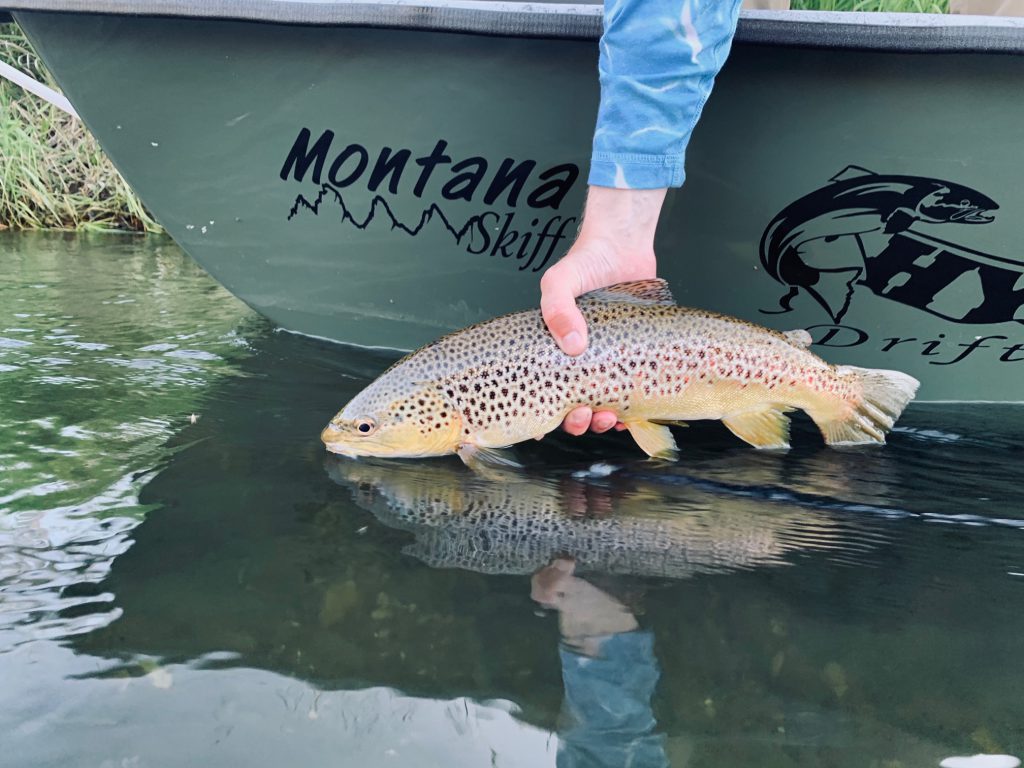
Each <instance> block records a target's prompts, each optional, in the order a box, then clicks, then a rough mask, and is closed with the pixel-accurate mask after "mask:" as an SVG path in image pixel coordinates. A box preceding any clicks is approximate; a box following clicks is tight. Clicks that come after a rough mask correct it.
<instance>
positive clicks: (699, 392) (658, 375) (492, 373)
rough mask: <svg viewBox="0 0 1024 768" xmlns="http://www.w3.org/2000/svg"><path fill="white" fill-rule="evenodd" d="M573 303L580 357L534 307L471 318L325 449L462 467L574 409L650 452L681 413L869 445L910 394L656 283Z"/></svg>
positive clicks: (367, 397)
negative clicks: (583, 346) (612, 425)
mask: <svg viewBox="0 0 1024 768" xmlns="http://www.w3.org/2000/svg"><path fill="white" fill-rule="evenodd" d="M579 305H580V309H581V310H582V312H583V315H584V317H585V318H586V320H587V324H588V326H589V328H590V346H589V347H588V349H587V351H586V352H585V353H584V354H583V355H581V356H579V357H575V358H573V357H569V356H568V355H565V354H563V353H562V352H561V351H560V350H559V349H558V347H557V346H555V343H554V341H553V340H552V338H551V336H550V335H549V334H548V332H547V330H546V329H545V327H544V323H543V321H542V319H541V316H540V312H538V311H536V310H533V311H528V312H519V313H516V314H512V315H506V316H504V317H499V318H496V319H494V320H490V321H488V322H485V323H481V324H479V325H475V326H472V327H471V328H467V329H465V330H463V331H459V332H457V333H453V334H451V335H450V336H446V337H445V338H443V339H441V340H440V341H437V342H435V343H433V344H430V345H428V346H426V347H424V348H422V349H420V350H418V351H417V352H414V353H413V354H411V355H409V356H408V357H406V358H405V359H403V360H401V361H399V362H398V363H396V364H395V365H394V366H393V367H392V368H391V369H389V370H388V371H387V372H385V373H384V374H383V375H382V376H381V377H380V378H379V379H377V380H376V381H375V382H373V384H371V385H370V386H369V387H367V388H366V389H364V390H363V391H362V392H361V393H360V394H359V395H357V396H356V397H355V398H354V399H353V400H352V401H351V402H350V403H349V404H348V405H346V406H345V408H344V410H342V411H341V412H340V413H339V414H338V415H337V416H335V417H334V419H332V420H331V423H330V424H329V425H328V426H327V428H326V429H324V431H323V435H322V438H323V441H324V443H325V444H326V445H327V448H328V450H330V451H333V452H335V453H340V454H343V455H347V456H399V457H410V456H439V455H444V454H448V453H458V454H459V455H460V456H461V457H462V458H463V459H464V460H466V461H467V462H470V461H476V460H479V459H480V458H486V457H490V455H491V449H495V448H503V447H505V446H508V445H512V444H513V443H518V442H521V441H523V440H527V439H529V438H531V437H536V436H540V435H543V434H546V433H547V432H549V431H551V430H552V429H554V428H555V427H557V426H558V425H559V424H560V423H561V421H562V419H563V418H564V417H565V415H566V414H567V413H568V412H569V411H570V410H571V409H572V408H574V407H576V406H578V405H589V406H591V407H593V408H595V409H598V408H599V409H607V410H611V411H614V412H615V413H616V414H617V415H618V417H619V419H620V421H622V422H624V423H625V425H626V426H627V427H628V428H629V430H630V432H631V433H632V435H633V437H634V438H635V439H636V441H637V443H639V445H640V447H641V448H642V449H643V450H644V451H646V452H647V454H648V455H651V456H667V455H672V454H673V453H674V452H675V442H674V440H673V438H672V435H671V433H670V432H669V430H668V428H667V427H666V426H664V425H665V423H667V422H676V421H679V420H686V419H721V420H722V421H723V422H724V423H725V425H726V426H727V427H728V428H729V429H730V430H731V431H732V432H733V433H734V434H735V435H737V436H738V437H740V438H741V439H743V440H745V441H746V442H748V443H750V444H751V445H754V446H757V447H759V448H786V447H789V418H788V417H787V416H786V415H785V412H786V411H791V410H794V409H795V408H801V409H803V410H805V411H806V412H807V413H808V414H809V415H810V416H811V418H812V419H814V421H815V422H816V423H817V425H818V427H819V428H820V429H821V431H822V433H823V434H824V436H825V440H826V441H827V442H828V443H830V444H855V443H876V442H877V443H881V442H884V440H885V431H886V430H888V429H889V428H890V427H892V424H893V422H894V421H895V420H896V418H897V417H898V416H899V414H900V412H901V411H902V410H903V408H904V406H905V405H906V404H907V402H908V401H909V400H910V399H911V398H912V397H913V395H914V392H915V391H916V389H917V384H918V383H917V381H916V380H915V379H913V378H911V377H909V376H906V375H904V374H902V373H896V372H894V371H875V370H868V369H864V368H853V367H848V366H832V365H829V364H828V363H826V362H825V361H824V360H822V359H821V358H819V357H818V356H817V355H815V354H813V353H812V352H810V351H808V349H807V345H808V344H809V342H810V338H809V336H808V335H807V334H806V333H804V332H798V333H790V334H782V333H778V332H776V331H771V330H768V329H767V328H762V327H760V326H756V325H752V324H750V323H746V322H743V321H741V320H737V319H735V318H731V317H726V316H724V315H718V314H714V313H710V312H704V311H700V310H695V309H687V308H684V307H679V306H677V305H676V304H675V302H674V301H673V300H672V296H671V295H670V293H669V292H668V288H667V286H666V284H665V283H664V281H661V280H648V281H640V282H636V283H625V284H622V285H618V286H612V287H611V288H607V289H603V290H600V291H594V292H593V293H589V294H586V295H585V296H583V297H581V299H580V300H579Z"/></svg>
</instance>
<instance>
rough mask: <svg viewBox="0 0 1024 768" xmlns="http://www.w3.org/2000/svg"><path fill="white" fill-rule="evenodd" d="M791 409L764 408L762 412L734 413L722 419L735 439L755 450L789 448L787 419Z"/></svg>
mask: <svg viewBox="0 0 1024 768" xmlns="http://www.w3.org/2000/svg"><path fill="white" fill-rule="evenodd" d="M792 410H793V409H792V408H786V407H779V408H766V409H764V410H762V411H747V412H746V413H736V414H733V415H732V416H727V417H726V418H724V419H722V423H723V424H725V426H727V427H728V428H729V431H730V432H732V433H733V434H734V435H736V437H738V438H739V439H740V440H742V441H744V442H745V443H749V444H750V445H752V446H754V447H755V448H765V449H787V448H789V417H788V416H786V412H787V411H792Z"/></svg>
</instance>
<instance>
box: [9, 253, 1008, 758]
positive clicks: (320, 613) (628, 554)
mask: <svg viewBox="0 0 1024 768" xmlns="http://www.w3.org/2000/svg"><path fill="white" fill-rule="evenodd" d="M0 262H2V265H3V273H2V277H0V734H3V738H2V739H0V745H2V749H0V765H5V766H6V765H10V766H49V765H72V764H73V765H83V766H110V767H111V768H121V767H122V766H132V767H135V766H138V767H142V766H180V765H218V766H236V765H237V766H278V765H332V766H336V765H340V766H377V765H381V766H417V767H419V766H446V767H447V766H461V765H466V766H477V765H498V766H513V765H521V766H543V765H555V764H556V762H557V763H558V764H559V765H563V766H597V765H636V766H648V765H650V766H654V765H666V764H671V765H673V766H677V767H678V766H716V767H718V766H732V765H750V766H755V765H756V766H861V767H862V766H877V768H895V767H896V766H908V767H909V766H934V765H937V764H938V762H939V761H940V760H941V759H943V758H945V757H947V756H950V755H955V754H960V755H969V754H973V753H976V752H1004V753H1009V754H1016V755H1021V754H1022V753H1024V725H1022V724H1024V696H1021V691H1022V690H1024V670H1022V665H1021V659H1022V650H1024V641H1022V639H1021V638H1022V637H1024V611H1022V610H1021V607H1022V599H1024V506H1022V500H1024V491H1022V490H1021V487H1020V483H1019V473H1020V469H1019V468H1020V466H1021V459H1022V457H1024V437H1022V436H1021V426H1022V425H1024V410H1022V409H1015V408H1011V407H996V406H985V407H972V408H965V407H959V408H954V407H949V406H944V407H938V406H918V407H913V408H911V410H910V411H909V412H908V414H907V415H906V417H905V418H904V419H903V421H902V422H901V427H900V429H899V430H898V431H897V433H896V434H895V435H894V436H893V438H892V440H891V443H890V445H888V446H887V447H886V448H884V449H882V450H870V451H847V452H836V451H830V450H827V449H825V448H823V447H822V446H821V444H820V439H819V438H817V437H816V435H815V434H814V433H813V431H812V428H811V427H810V425H809V424H808V423H806V422H800V423H799V424H798V425H797V429H796V430H795V434H794V444H795V445H796V446H797V447H796V448H795V449H794V450H793V451H791V452H790V453H788V454H786V455H769V454H764V453H757V452H754V451H752V450H750V449H748V448H746V447H745V446H743V445H741V444H739V443H737V441H736V440H735V439H734V438H732V437H731V436H730V435H728V433H726V432H725V430H724V428H721V427H720V426H719V425H716V424H707V425H703V424H702V425H695V426H694V427H692V428H691V429H689V430H686V431H685V432H683V433H681V434H680V435H679V440H680V443H681V444H682V445H683V447H684V451H683V459H682V461H680V462H679V463H678V464H677V465H674V466H664V465H655V464H650V463H647V462H644V461H641V460H639V458H638V456H637V450H636V449H635V448H634V447H633V446H632V445H630V444H629V442H628V439H627V438H625V437H624V436H621V435H615V436H606V437H601V438H588V439H580V440H573V439H571V438H566V437H554V436H553V437H549V438H548V439H547V440H545V441H544V442H543V443H539V444H531V445H527V446H524V447H523V448H522V450H521V452H520V456H521V458H522V459H523V460H524V461H525V463H526V464H527V465H528V466H529V467H531V469H530V470H529V471H528V472H525V473H521V474H518V475H516V476H507V477H503V478H491V479H482V478H479V477H476V476H474V475H472V474H470V473H469V472H468V471H467V470H465V469H463V468H462V466H461V465H460V464H459V462H458V461H457V460H454V459H453V460H451V461H448V460H437V461H428V462H418V463H416V462H412V463H396V462H392V463H386V462H382V463H371V462H358V463H357V462H346V461H338V460H333V459H331V458H330V457H328V456H327V455H326V454H325V453H324V452H323V450H322V448H321V446H320V444H319V441H318V439H317V435H318V432H319V429H320V428H321V427H322V426H323V424H324V423H325V421H326V420H327V419H328V418H329V417H330V416H331V415H332V414H333V413H334V411H335V410H336V409H337V408H338V407H339V406H340V405H341V404H342V403H343V402H344V401H345V400H346V399H347V398H348V397H349V396H351V395H352V394H353V393H355V392H356V391H357V390H358V389H359V388H360V387H362V386H363V385H365V384H366V383H367V382H368V381H369V380H370V379H372V378H373V377H374V376H375V375H376V374H377V373H379V372H380V370H382V368H383V367H384V366H385V365H386V364H387V363H388V362H390V358H388V357H387V356H385V355H381V354H377V353H369V352H366V351H359V350H353V349H348V348H345V347H339V346H330V345H327V344H323V343H318V342H314V341H310V340H307V339H303V338H299V337H296V336H292V335H289V334H284V333H276V332H274V331H273V330H272V329H271V328H269V327H267V326H266V324H264V323H263V322H261V321H260V320H258V319H257V318H256V317H254V316H253V315H252V313H251V312H249V311H248V310H247V309H246V308H244V307H243V306H242V305H240V304H239V303H238V302H236V301H235V300H234V299H232V298H231V297H230V296H229V295H228V294H226V293H225V292H224V291H223V290H221V289H220V288H218V287H217V286H216V285H215V284H214V283H213V281H211V280H210V279H209V278H208V277H207V276H206V275H204V274H203V273H202V272H201V271H200V270H199V269H198V268H197V267H196V266H194V265H193V264H192V263H191V262H190V261H189V260H188V259H187V257H185V256H183V255H182V254H181V253H180V252H179V251H178V250H177V249H176V248H175V247H174V246H173V245H172V244H170V243H169V242H167V241H163V240H153V239H150V240H144V239H131V238H111V237H89V238H82V237H77V238H69V237H61V236H31V237H29V236H13V235H4V236H2V237H0ZM193 414H194V415H195V416H196V417H197V418H196V419H195V421H194V423H193V419H192V418H191V416H192V415H193ZM598 462H602V463H603V464H604V465H605V466H599V467H596V468H593V469H592V467H593V465H594V464H595V463H598ZM610 470H611V471H610ZM609 471H610V473H609Z"/></svg>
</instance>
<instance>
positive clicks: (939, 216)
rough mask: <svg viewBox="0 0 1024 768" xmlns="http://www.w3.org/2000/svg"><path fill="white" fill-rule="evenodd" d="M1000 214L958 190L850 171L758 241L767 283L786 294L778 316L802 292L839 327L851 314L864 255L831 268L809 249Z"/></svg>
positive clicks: (791, 209)
mask: <svg viewBox="0 0 1024 768" xmlns="http://www.w3.org/2000/svg"><path fill="white" fill-rule="evenodd" d="M998 208H999V206H998V205H997V204H996V203H995V202H994V201H993V200H991V199H990V198H988V197H986V196H985V195H983V194H981V193H980V192H978V191H976V190H973V189H971V188H969V187H965V186H963V185H962V184H954V183H953V182H949V181H942V180H940V179H929V178H925V177H921V176H901V175H895V174H886V175H882V174H876V173H873V172H871V171H868V170H866V169H864V168H858V167H857V166H849V167H847V168H845V169H844V170H843V171H841V172H840V173H838V174H836V175H835V176H833V177H832V179H831V183H830V184H828V185H826V186H824V187H822V188H821V189H817V190H815V191H814V192H811V193H810V194H808V195H805V196H804V197H801V198H800V199H799V200H797V201H795V202H793V203H791V204H790V205H789V206H787V207H786V208H784V209H783V210H782V211H781V212H780V213H779V214H778V215H777V216H776V217H775V218H774V219H773V220H772V221H771V223H770V224H769V225H768V227H767V228H766V229H765V231H764V235H763V236H762V237H761V263H762V264H763V265H764V267H765V269H766V270H767V271H768V274H769V275H771V276H772V277H773V278H775V279H776V280H778V281H779V282H780V283H783V284H785V285H788V286H790V292H789V294H788V295H787V296H786V297H785V298H783V300H782V308H783V310H788V309H789V308H790V302H791V301H792V299H793V298H794V297H795V296H796V294H797V293H798V292H799V290H800V289H804V290H806V291H807V292H808V293H809V294H810V295H811V296H813V297H814V299H815V300H816V301H817V302H818V303H819V304H821V305H822V307H823V308H824V309H825V310H826V311H828V312H829V314H830V316H831V317H832V319H833V320H835V321H836V322H838V321H839V320H840V319H841V318H842V316H843V314H844V313H845V311H846V309H847V308H848V305H849V298H850V292H851V291H852V286H853V283H854V282H855V281H856V280H858V279H859V278H860V276H861V275H862V273H863V271H864V263H863V259H864V258H865V257H866V254H864V253H863V250H862V249H861V253H860V255H859V257H858V258H857V259H856V261H855V262H853V263H851V261H850V257H849V256H848V255H846V256H840V259H839V261H838V262H836V263H832V261H833V260H832V259H829V258H828V256H822V255H821V254H820V253H818V254H813V253H811V250H812V249H811V248H809V246H811V244H812V243H814V242H815V241H823V242H826V243H829V242H833V241H835V240H837V239H839V238H841V237H851V236H852V237H856V238H859V237H860V236H862V235H867V234H869V233H872V232H880V233H883V234H885V235H892V234H898V233H900V232H904V231H906V230H907V229H908V228H909V227H910V225H911V224H913V223H914V222H915V221H921V222H926V223H930V224H945V223H960V224H987V223H988V222H990V221H992V220H993V218H994V217H993V216H991V215H989V211H994V210H996V209H998ZM858 243H859V240H858Z"/></svg>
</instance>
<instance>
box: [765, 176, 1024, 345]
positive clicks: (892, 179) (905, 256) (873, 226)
mask: <svg viewBox="0 0 1024 768" xmlns="http://www.w3.org/2000/svg"><path fill="white" fill-rule="evenodd" d="M998 209H999V205H998V204H997V203H996V202H995V201H994V200H992V199H991V198H989V197H988V196H987V195H985V194H983V193H981V192H979V191H977V190H975V189H972V188H971V187H967V186H965V185H963V184H957V183H954V182H951V181H946V180H943V179H937V178H930V177H925V176H910V175H899V174H879V173H874V172H873V171H870V170H867V169H865V168H861V167H859V166H854V165H851V166H847V167H846V168H845V169H843V170H842V171H841V172H840V173H838V174H836V175H835V176H833V177H832V178H831V179H830V180H829V183H827V184H825V185H824V186H822V187H820V188H818V189H816V190H814V191H813V192H811V193H809V194H807V195H804V196H803V197H801V198H799V199H798V200H796V201H795V202H793V203H791V204H789V205H788V206H786V207H785V208H783V209H782V211H780V212H779V213H778V215H776V216H775V217H774V218H773V219H772V220H771V222H770V223H769V224H768V226H767V227H766V228H765V230H764V234H763V235H762V237H761V242H760V260H761V264H762V265H763V267H764V269H765V271H766V272H767V273H768V275H769V276H770V277H772V278H773V279H774V280H776V281H777V282H779V283H781V284H782V285H784V286H785V287H786V289H787V290H786V292H785V294H784V295H782V296H781V298H780V299H779V304H778V307H777V308H775V309H762V310H761V311H762V312H763V313H764V314H781V313H785V312H790V311H792V310H793V308H794V307H793V302H794V301H795V300H796V299H797V298H798V297H799V296H806V297H808V298H809V299H810V300H812V301H813V302H814V304H816V305H817V306H818V307H819V308H820V309H821V310H823V311H824V313H825V315H826V316H827V318H828V320H829V321H830V322H828V323H822V324H821V325H818V326H813V327H812V329H811V330H814V329H817V330H819V331H820V332H821V334H822V335H821V338H818V339H816V342H815V343H817V344H821V345H824V346H837V347H852V346H859V345H860V344H863V343H864V342H866V341H867V340H868V334H867V333H866V332H865V331H863V330H860V329H858V328H855V327H852V326H849V325H843V322H844V319H845V318H846V316H847V314H848V313H849V311H850V309H851V307H852V305H853V303H854V301H855V299H856V296H857V294H858V293H859V292H861V291H869V292H870V293H872V294H874V295H875V296H878V297H880V298H883V299H886V300H888V301H893V302H897V303H899V304H902V305H904V306H907V307H911V308H913V309H916V310H920V311H922V312H926V313H928V314H931V315H933V316H935V317H939V318H942V319H943V320H947V321H949V322H952V323H956V324H962V325H993V324H999V323H1008V322H1014V321H1016V322H1024V262H1022V261H1018V260H1015V259H1008V258H1004V257H1001V256H996V255H993V254H990V253H985V252H983V251H980V250H976V249H973V248H969V247H966V246H963V245H959V244H958V243H955V242H953V241H952V240H949V239H946V238H940V237H937V236H936V235H935V234H933V232H935V231H936V230H938V229H940V228H941V231H943V233H944V232H945V231H946V230H952V229H953V227H951V226H950V225H962V226H964V227H966V226H967V225H986V224H989V223H991V222H992V221H994V220H995V214H994V212H995V211H997V210H998ZM956 229H957V230H959V227H957V228H956ZM964 231H965V232H966V230H964ZM944 339H945V334H941V333H940V334H937V335H936V338H934V339H928V340H923V339H917V338H901V337H892V338H889V339H885V342H886V345H885V348H884V349H883V350H882V351H884V352H889V351H891V350H893V349H895V348H896V347H898V346H899V345H901V344H906V343H910V342H918V343H920V344H922V345H923V351H922V352H920V354H922V355H925V356H940V355H941V352H939V351H936V350H937V348H939V347H940V346H942V345H943V344H944ZM999 340H1008V337H1006V336H1004V335H1000V334H996V335H990V336H975V337H974V340H973V341H972V342H970V343H968V344H959V345H957V346H958V347H960V348H962V350H956V351H955V353H954V354H952V355H951V356H949V358H948V359H942V360H931V361H929V362H931V363H932V364H934V365H952V364H954V363H957V362H960V361H962V360H963V359H964V358H965V357H966V356H967V355H969V354H971V353H972V352H973V351H974V350H976V349H986V348H990V347H991V346H992V345H991V344H990V343H989V342H994V341H999ZM947 346H950V345H947ZM1000 349H1002V350H1005V351H1004V353H1003V354H1002V355H1001V356H1000V360H1001V361H1003V362H1019V361H1022V360H1024V356H1022V354H1021V351H1022V349H1024V345H1020V344H1011V345H1009V346H1005V347H1001V348H1000Z"/></svg>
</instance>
